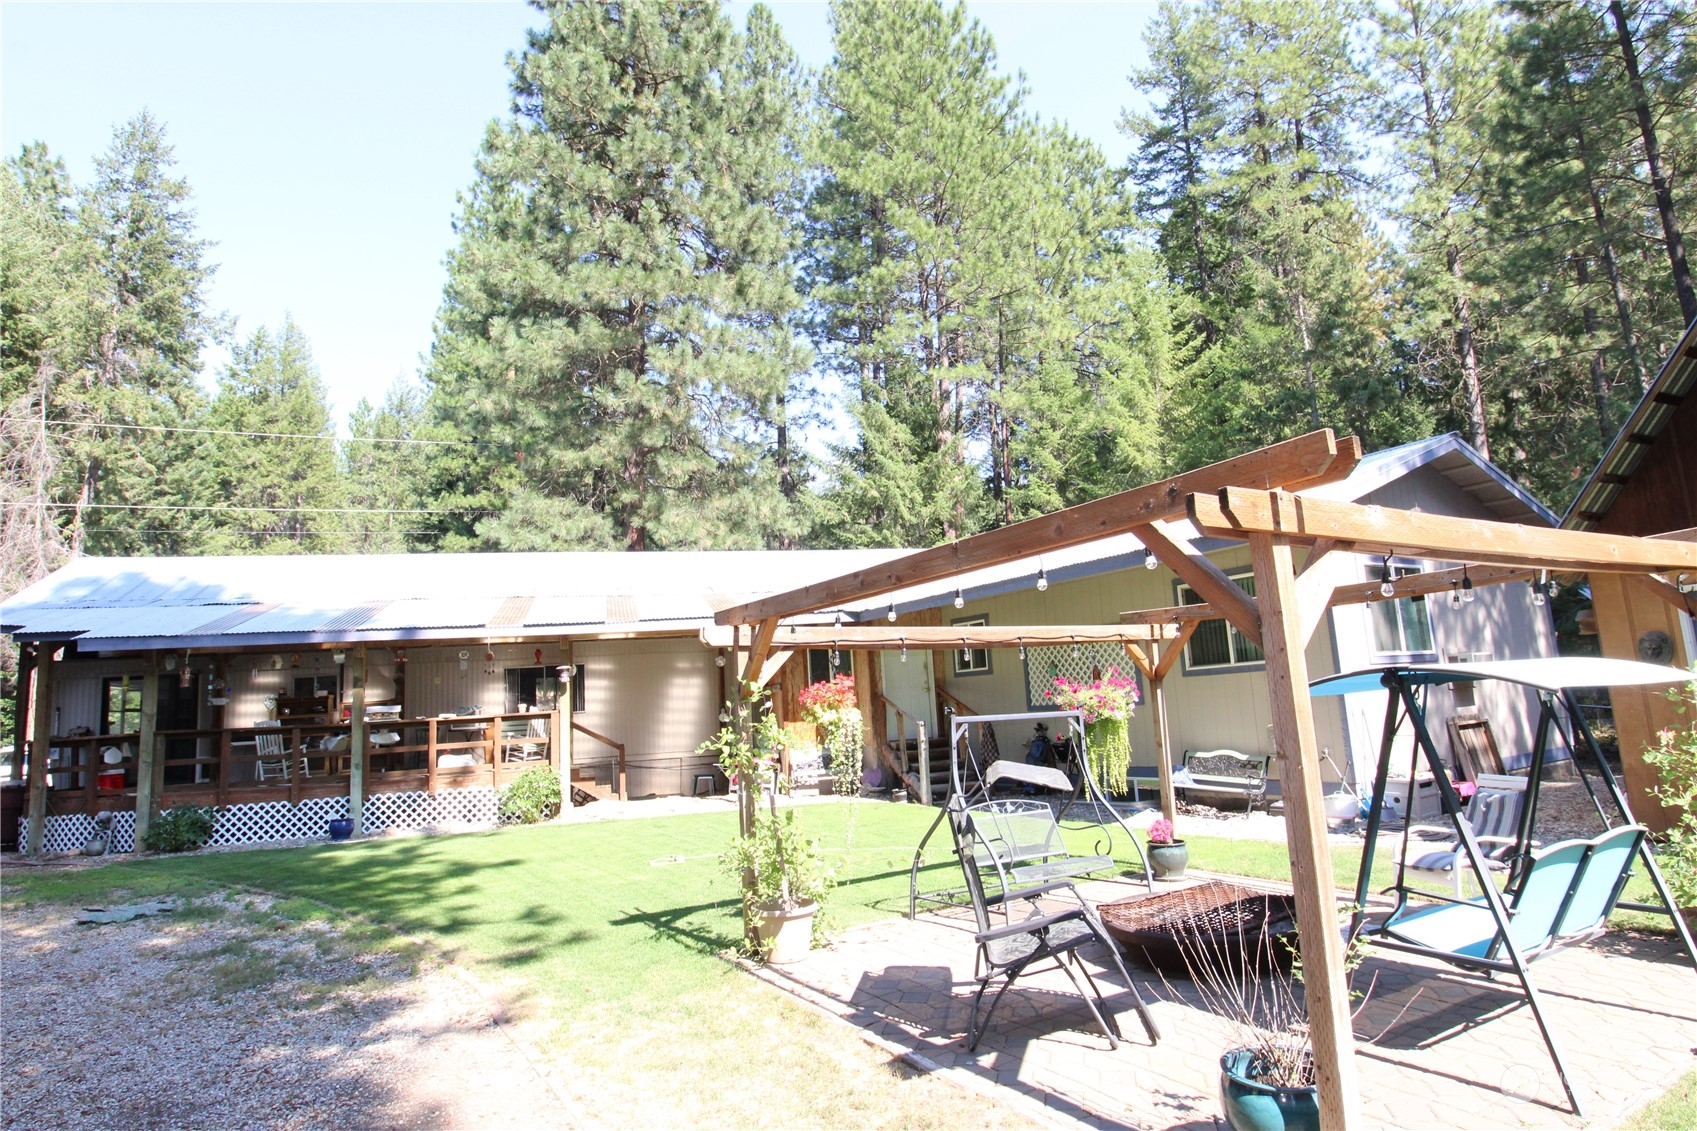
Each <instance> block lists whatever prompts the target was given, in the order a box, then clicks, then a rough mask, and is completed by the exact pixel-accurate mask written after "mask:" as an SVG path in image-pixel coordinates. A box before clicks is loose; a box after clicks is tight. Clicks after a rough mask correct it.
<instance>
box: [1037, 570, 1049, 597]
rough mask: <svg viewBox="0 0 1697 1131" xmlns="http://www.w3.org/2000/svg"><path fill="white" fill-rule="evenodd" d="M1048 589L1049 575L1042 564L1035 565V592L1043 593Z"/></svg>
mask: <svg viewBox="0 0 1697 1131" xmlns="http://www.w3.org/2000/svg"><path fill="white" fill-rule="evenodd" d="M1048 589H1049V575H1048V573H1047V572H1046V571H1045V570H1044V569H1043V567H1042V566H1038V567H1037V592H1039V593H1045V592H1047V591H1048Z"/></svg>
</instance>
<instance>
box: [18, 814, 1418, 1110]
mask: <svg viewBox="0 0 1697 1131" xmlns="http://www.w3.org/2000/svg"><path fill="white" fill-rule="evenodd" d="M933 815H934V811H933V810H929V809H925V808H922V807H920V806H896V805H886V804H877V803H865V804H861V805H858V806H849V805H819V806H810V807H807V808H806V809H804V810H803V813H802V820H803V821H804V823H805V825H806V827H807V829H808V831H809V833H810V834H812V835H815V836H819V837H820V838H821V839H822V841H823V843H824V845H825V847H826V849H827V851H830V852H832V853H835V854H837V855H839V856H840V857H841V858H842V859H843V860H844V862H845V864H844V868H843V873H842V883H841V885H840V887H839V888H838V889H837V891H836V892H835V894H834V897H833V899H832V901H831V916H832V919H833V921H834V924H835V926H836V927H838V928H842V927H847V926H852V925H854V924H856V923H861V922H865V921H867V920H870V919H874V918H877V917H882V916H889V915H895V914H900V913H903V912H904V911H905V910H906V906H907V891H908V865H909V861H910V859H911V857H912V853H913V846H914V845H915V844H917V843H918V840H919V838H920V836H921V835H923V833H924V831H925V829H926V827H927V825H928V824H929V823H930V821H931V819H932V817H933ZM851 824H852V825H853V830H852V831H853V841H852V846H851V845H850V825H851ZM734 830H735V816H734V814H733V813H732V812H731V811H730V810H729V809H727V810H726V811H724V812H723V813H715V814H707V815H695V816H684V817H661V818H653V819H645V820H627V821H608V822H597V823H593V824H571V825H547V826H537V827H532V828H525V829H509V830H502V831H498V832H491V833H485V834H474V835H462V836H453V837H436V838H422V837H417V838H403V839H394V840H380V841H372V842H365V843H355V844H346V845H334V846H332V845H323V846H319V847H310V848H293V849H280V850H264V851H247V852H229V853H211V854H191V855H187V856H182V857H172V858H150V859H142V860H135V861H125V862H120V863H114V864H110V865H107V866H104V867H99V868H89V869H68V870H60V871H44V872H33V871H30V870H28V869H11V870H9V872H8V874H7V875H6V877H5V898H6V902H7V904H8V905H10V906H16V905H18V904H21V903H33V902H37V901H54V902H68V903H79V904H80V903H92V902H105V901H110V900H113V899H114V898H121V897H124V896H135V897H141V896H154V895H178V896H182V897H186V898H190V899H192V898H194V897H196V896H200V895H204V894H207V893H210V892H212V891H215V890H219V889H225V888H230V887H248V888H254V889H259V890H263V891H266V892H270V893H273V894H276V895H279V896H282V897H285V898H286V899H288V900H289V902H288V903H287V904H285V905H284V906H285V907H286V908H287V909H288V912H289V913H290V914H292V915H294V916H296V917H328V918H332V919H336V918H341V917H343V916H349V917H353V918H354V919H355V920H357V921H360V922H363V923H365V924H369V925H371V926H374V927H376V928H377V929H378V930H379V931H390V932H397V933H399V934H401V935H405V936H412V937H415V938H417V939H420V940H422V941H423V942H424V943H425V944H426V946H427V947H428V949H429V950H431V951H433V952H434V953H436V954H439V955H441V956H443V957H445V958H448V959H451V960H452V961H454V962H455V963H458V964H463V965H464V966H466V967H467V968H468V969H470V970H472V971H474V972H475V973H477V974H478V975H479V977H481V978H483V979H485V980H487V981H488V982H490V983H491V984H494V985H495V986H497V987H499V988H500V989H501V990H502V992H503V993H504V994H505V995H506V997H507V999H508V1000H509V1001H510V1002H511V1003H513V1009H514V1011H515V1013H516V1015H517V1016H518V1018H519V1019H520V1020H521V1021H527V1022H534V1023H537V1024H539V1025H540V1027H541V1030H542V1031H543V1032H545V1033H546V1034H547V1038H546V1040H547V1044H548V1046H549V1047H550V1049H551V1051H553V1052H554V1053H555V1054H556V1055H558V1056H560V1057H562V1058H563V1059H564V1060H565V1061H566V1062H568V1063H569V1064H570V1065H571V1074H572V1075H573V1076H574V1078H576V1079H577V1081H578V1083H579V1084H580V1085H581V1088H580V1091H581V1092H582V1094H583V1095H585V1096H589V1097H593V1101H592V1104H598V1105H601V1106H600V1107H593V1106H592V1110H597V1111H601V1112H602V1113H603V1114H604V1115H606V1116H607V1121H609V1122H618V1121H619V1116H620V1114H621V1113H622V1114H626V1115H628V1114H629V1113H631V1112H633V1111H637V1110H641V1108H640V1103H641V1101H642V1099H643V1097H651V1096H652V1093H653V1092H654V1089H655V1088H656V1086H657V1084H656V1081H661V1082H662V1083H660V1084H659V1085H658V1086H660V1087H669V1085H667V1084H665V1083H664V1081H666V1080H676V1081H685V1080H687V1081H691V1083H690V1084H689V1085H688V1087H687V1088H685V1087H683V1086H682V1085H681V1084H679V1085H678V1086H677V1087H676V1088H673V1089H672V1090H673V1091H675V1092H676V1093H677V1097H678V1098H677V1104H678V1107H677V1110H676V1111H675V1113H673V1114H674V1116H675V1121H677V1122H704V1123H714V1124H722V1123H727V1122H729V1123H739V1122H741V1123H745V1124H746V1122H747V1119H748V1111H747V1110H746V1103H747V1102H750V1101H748V1099H747V1096H744V1095H742V1094H741V1092H740V1091H739V1086H738V1084H737V1079H738V1073H739V1072H740V1073H742V1074H743V1075H746V1076H748V1080H747V1088H746V1092H747V1093H748V1094H749V1095H761V1094H762V1093H764V1092H765V1091H766V1089H763V1088H761V1087H760V1086H759V1084H760V1081H761V1080H762V1079H763V1078H764V1074H765V1073H767V1072H771V1073H775V1074H776V1078H784V1077H785V1074H786V1073H791V1072H799V1073H803V1074H805V1073H806V1072H808V1071H817V1067H818V1053H817V1050H818V1048H820V1047H824V1046H829V1047H841V1048H849V1047H857V1048H859V1055H861V1056H862V1057H863V1059H864V1058H865V1050H864V1048H863V1047H859V1045H858V1042H857V1041H856V1040H855V1039H854V1038H853V1037H852V1036H850V1035H847V1034H845V1033H844V1032H843V1031H842V1030H841V1028H840V1027H837V1026H835V1025H832V1024H830V1023H828V1022H826V1021H824V1020H823V1019H821V1018H819V1017H818V1016H816V1015H814V1014H813V1013H811V1012H809V1011H806V1010H803V1009H801V1008H800V1007H798V1006H795V1005H794V1004H792V1003H790V1002H788V1001H787V1000H785V999H783V998H782V997H781V995H777V994H774V993H772V992H771V991H769V990H767V989H766V988H765V987H764V986H761V985H758V984H757V983H755V982H754V981H753V980H752V979H750V978H748V977H746V976H745V975H743V974H742V973H741V972H739V971H737V970H736V969H735V968H734V967H732V966H730V965H727V964H726V963H724V962H722V961H720V960H719V959H718V957H717V955H718V954H719V952H721V951H724V950H726V949H728V948H732V947H734V946H736V945H737V943H738V941H739V938H740V934H741V920H740V915H739V913H738V889H737V884H736V881H735V880H734V879H733V878H732V877H730V876H727V875H725V874H723V873H722V872H721V871H720V869H719V867H718V863H717V860H716V856H717V853H718V852H719V851H720V850H721V848H723V846H724V845H725V844H726V843H727V841H728V840H729V838H730V837H731V836H732V834H733V832H734ZM947 844H948V840H947V836H946V834H942V835H940V836H938V837H934V838H933V840H932V843H931V848H930V851H929V856H930V858H931V860H932V861H933V862H932V863H931V864H930V865H929V866H928V868H927V873H926V877H925V881H924V882H925V884H926V886H927V887H928V888H941V887H946V886H953V883H954V881H956V880H958V874H957V873H955V871H954V865H953V858H952V855H951V854H950V853H949V851H948V848H947ZM1189 844H1190V853H1191V863H1192V866H1194V867H1196V868H1200V869H1207V870H1210V871H1217V872H1227V873H1233V874H1238V875H1244V876H1254V877H1260V878H1265V879H1275V880H1287V879H1288V878H1289V860H1288V857H1287V855H1286V852H1285V848H1284V846H1283V845H1282V844H1270V843H1264V842H1251V841H1230V840H1220V839H1213V838H1202V837H1196V838H1191V839H1190V840H1189ZM1076 847H1078V848H1079V849H1080V850H1083V849H1084V848H1085V847H1087V846H1086V845H1084V844H1079V845H1077V846H1076ZM1333 855H1334V861H1335V867H1336V870H1337V876H1338V880H1339V882H1340V885H1341V886H1343V887H1345V888H1347V887H1348V886H1350V885H1351V884H1352V883H1353V881H1354V876H1355V872H1356V869H1357V868H1358V867H1359V861H1360V853H1359V850H1358V849H1349V848H1339V849H1335V850H1334V854H1333ZM1391 868H1392V865H1391V862H1390V861H1389V859H1385V860H1383V861H1381V862H1380V863H1379V864H1378V865H1377V866H1376V867H1375V874H1374V880H1375V883H1374V887H1375V889H1378V888H1381V887H1384V886H1385V885H1386V884H1388V883H1390V881H1391V878H1392V877H1391ZM365 929H366V930H367V931H368V932H369V930H370V928H369V927H367V928H365ZM774 1034H782V1035H783V1036H781V1037H778V1038H777V1039H776V1040H775V1039H774ZM751 1042H753V1045H752V1046H751ZM755 1046H757V1047H759V1048H761V1049H762V1052H761V1056H760V1057H759V1058H754V1059H753V1060H751V1059H750V1058H748V1057H739V1056H738V1054H737V1051H736V1050H740V1049H744V1048H747V1047H755ZM727 1058H729V1060H730V1061H731V1062H732V1065H733V1067H730V1068H728V1067H727ZM830 1071H831V1072H833V1073H836V1072H838V1069H836V1068H833V1069H831V1070H830ZM861 1072H862V1075H861V1076H858V1077H853V1078H852V1086H842V1083H843V1082H842V1080H840V1079H837V1078H835V1077H833V1084H832V1086H831V1087H830V1088H829V1089H827V1090H826V1091H827V1094H826V1095H824V1096H821V1095H818V1094H812V1093H808V1094H804V1095H802V1096H801V1097H799V1098H798V1099H797V1100H796V1101H795V1102H796V1103H798V1104H800V1105H801V1106H799V1107H797V1108H795V1109H794V1110H793V1111H788V1112H787V1113H786V1112H778V1113H774V1114H773V1115H772V1117H771V1118H772V1119H773V1120H774V1121H776V1122H777V1123H779V1124H782V1123H783V1122H786V1121H790V1122H805V1123H809V1124H814V1125H817V1124H838V1125H847V1124H853V1125H863V1124H865V1125H873V1124H882V1125H890V1124H906V1125H912V1126H957V1125H983V1124H985V1123H987V1122H988V1123H1005V1122H1013V1123H1018V1122H1019V1121H1020V1120H1019V1117H1018V1116H1017V1115H1011V1114H1009V1113H1006V1112H1000V1113H998V1112H995V1111H991V1112H990V1114H989V1115H986V1110H985V1109H983V1108H982V1107H980V1106H979V1103H980V1101H978V1100H974V1101H973V1103H972V1104H968V1105H964V1106H963V1105H959V1104H949V1103H946V1102H944V1103H938V1102H936V1097H935V1096H934V1095H933V1094H932V1093H931V1092H930V1091H928V1090H927V1089H935V1088H939V1087H944V1085H941V1084H938V1083H937V1082H935V1081H930V1080H924V1079H911V1078H909V1076H908V1075H907V1074H904V1073H903V1072H901V1071H898V1070H896V1069H894V1068H891V1067H888V1066H885V1065H883V1064H882V1063H881V1060H880V1059H879V1058H877V1057H874V1058H872V1059H871V1060H869V1061H868V1062H867V1065H864V1066H863V1068H862V1070H861ZM706 1079H714V1080H725V1081H726V1084H725V1086H724V1087H721V1088H718V1089H703V1088H700V1087H699V1086H698V1084H697V1083H695V1082H698V1081H700V1080H706Z"/></svg>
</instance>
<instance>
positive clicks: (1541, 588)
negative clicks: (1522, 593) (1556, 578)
mask: <svg viewBox="0 0 1697 1131" xmlns="http://www.w3.org/2000/svg"><path fill="white" fill-rule="evenodd" d="M1549 577H1550V572H1549V570H1544V569H1541V570H1539V571H1538V578H1537V580H1535V581H1533V582H1532V603H1533V604H1534V605H1538V606H1540V607H1542V606H1543V604H1544V599H1545V590H1546V589H1547V588H1548V586H1549Z"/></svg>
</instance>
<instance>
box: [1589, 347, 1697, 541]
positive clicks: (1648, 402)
mask: <svg viewBox="0 0 1697 1131" xmlns="http://www.w3.org/2000/svg"><path fill="white" fill-rule="evenodd" d="M1694 388H1697V321H1693V322H1692V323H1691V325H1689V326H1687V327H1686V328H1685V333H1684V334H1683V335H1681V336H1680V339H1679V341H1678V343H1677V344H1675V346H1674V347H1673V352H1672V353H1670V354H1669V355H1668V359H1667V360H1666V361H1665V362H1663V363H1662V368H1661V369H1660V370H1659V371H1658V372H1657V373H1656V379H1655V380H1654V381H1652V382H1650V387H1649V389H1648V390H1646V391H1645V393H1644V397H1643V399H1642V400H1640V401H1639V402H1638V407H1637V408H1635V409H1633V410H1632V415H1631V416H1629V417H1627V418H1626V423H1625V424H1623V425H1621V426H1620V431H1619V432H1618V433H1616V435H1615V438H1614V443H1612V444H1610V445H1609V450H1608V451H1607V452H1605V453H1604V454H1603V458H1602V459H1601V460H1600V461H1599V462H1598V464H1597V469H1596V470H1595V471H1593V472H1592V473H1591V477H1590V478H1589V479H1587V480H1586V481H1585V486H1584V487H1582V488H1581V489H1580V491H1579V494H1578V495H1576V496H1575V497H1574V500H1573V504H1572V505H1571V506H1569V507H1568V508H1567V514H1566V515H1564V516H1563V517H1562V520H1561V524H1562V526H1563V527H1564V528H1565V529H1568V530H1595V529H1596V527H1597V524H1598V523H1599V522H1601V521H1602V520H1603V518H1604V516H1606V515H1607V514H1608V513H1609V508H1610V507H1612V506H1614V501H1615V499H1616V498H1617V497H1619V495H1620V491H1621V488H1622V487H1624V486H1626V484H1627V481H1628V480H1630V479H1631V478H1632V476H1633V475H1634V474H1636V473H1637V471H1638V466H1639V465H1640V464H1641V463H1643V462H1644V456H1645V454H1646V453H1647V452H1649V450H1650V446H1651V445H1652V444H1654V443H1655V442H1656V440H1657V439H1658V438H1659V437H1660V436H1661V434H1662V429H1664V428H1666V427H1667V425H1668V421H1670V420H1672V419H1673V414H1674V413H1675V412H1677V411H1679V407H1680V406H1681V405H1682V404H1684V403H1685V399H1686V398H1687V397H1689V396H1690V395H1691V393H1692V390H1693V389H1694Z"/></svg>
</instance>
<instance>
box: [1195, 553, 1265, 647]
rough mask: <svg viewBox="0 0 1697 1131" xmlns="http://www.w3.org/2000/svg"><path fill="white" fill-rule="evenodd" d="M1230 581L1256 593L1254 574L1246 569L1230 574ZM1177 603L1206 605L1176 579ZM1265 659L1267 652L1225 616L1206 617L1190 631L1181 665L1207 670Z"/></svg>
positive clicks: (1197, 595) (1249, 592)
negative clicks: (1234, 626) (1252, 641)
mask: <svg viewBox="0 0 1697 1131" xmlns="http://www.w3.org/2000/svg"><path fill="white" fill-rule="evenodd" d="M1230 577H1231V581H1232V584H1233V585H1235V586H1237V587H1238V588H1239V589H1241V590H1243V591H1244V592H1245V593H1247V594H1249V595H1250V596H1251V597H1253V596H1255V575H1254V573H1252V572H1251V571H1249V570H1244V571H1243V572H1241V573H1234V574H1231V575H1230ZM1178 603H1179V604H1181V605H1205V604H1207V603H1208V602H1206V601H1204V600H1203V599H1202V598H1201V596H1200V595H1199V594H1198V593H1197V592H1196V590H1194V589H1192V588H1191V587H1190V586H1188V585H1186V584H1185V583H1184V582H1182V581H1181V582H1179V583H1178ZM1265 660H1266V655H1265V654H1264V653H1263V652H1262V651H1261V649H1260V648H1258V647H1256V646H1255V645H1254V644H1252V643H1250V641H1249V638H1248V637H1246V636H1244V635H1243V633H1241V632H1239V631H1238V630H1237V629H1235V628H1233V627H1232V626H1231V624H1230V623H1229V622H1228V621H1227V620H1226V619H1225V618H1224V617H1217V618H1215V619H1213V620H1205V621H1203V622H1202V623H1201V624H1199V625H1197V626H1196V631H1195V632H1194V633H1192V634H1191V637H1190V642H1189V643H1188V644H1186V645H1185V646H1184V666H1185V670H1186V671H1197V670H1207V669H1210V668H1233V667H1241V666H1244V665H1248V664H1259V663H1263V662H1264V661H1265Z"/></svg>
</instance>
